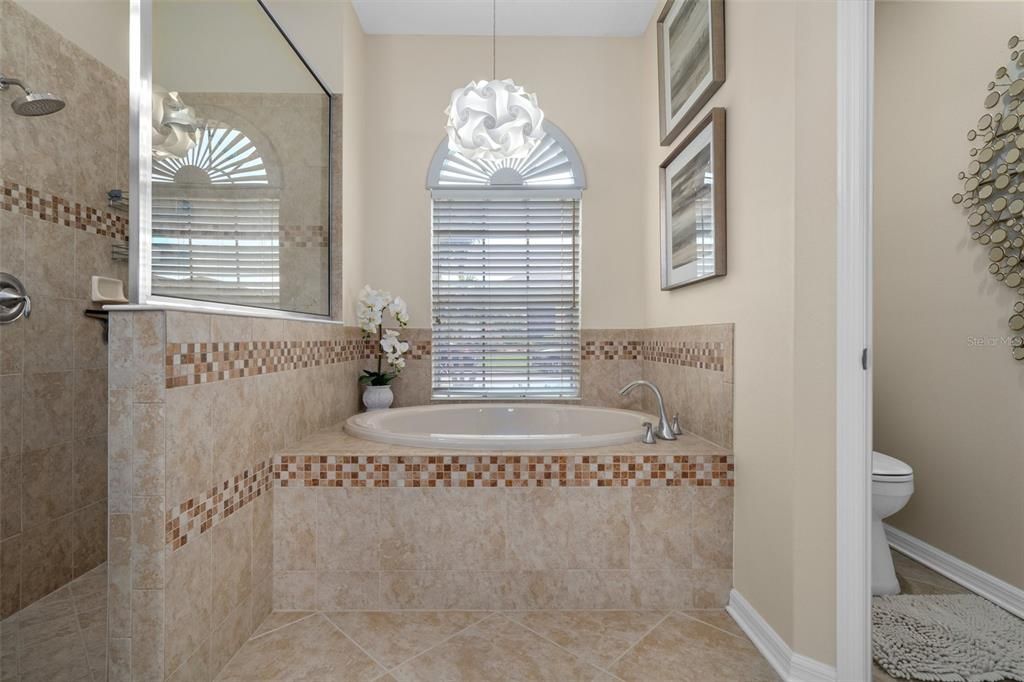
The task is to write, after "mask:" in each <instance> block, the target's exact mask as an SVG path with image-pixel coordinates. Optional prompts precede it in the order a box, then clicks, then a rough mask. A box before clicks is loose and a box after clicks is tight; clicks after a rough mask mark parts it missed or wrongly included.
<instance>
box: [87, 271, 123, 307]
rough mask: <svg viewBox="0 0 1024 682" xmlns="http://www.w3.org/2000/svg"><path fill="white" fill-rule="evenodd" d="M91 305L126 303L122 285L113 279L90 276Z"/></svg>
mask: <svg viewBox="0 0 1024 682" xmlns="http://www.w3.org/2000/svg"><path fill="white" fill-rule="evenodd" d="M91 296H92V302H93V303H127V302H128V299H127V298H125V295H124V283H123V282H122V281H121V280H119V279H114V278H113V277H100V276H98V275H93V276H92V291H91Z"/></svg>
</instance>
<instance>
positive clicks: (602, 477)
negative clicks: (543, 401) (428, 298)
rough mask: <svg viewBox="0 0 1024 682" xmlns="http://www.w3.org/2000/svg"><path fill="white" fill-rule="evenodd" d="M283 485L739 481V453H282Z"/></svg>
mask: <svg viewBox="0 0 1024 682" xmlns="http://www.w3.org/2000/svg"><path fill="white" fill-rule="evenodd" d="M272 475H273V479H274V485H275V486H277V487H285V488H287V487H336V488H531V487H552V488H562V487H589V488H603V487H629V488H639V487H672V486H684V485H693V486H714V487H733V486H734V484H735V467H734V464H733V456H732V455H573V454H564V455H539V454H521V455H516V454H500V455H421V456H395V455H317V454H296V455H278V456H276V457H274V460H273V465H272Z"/></svg>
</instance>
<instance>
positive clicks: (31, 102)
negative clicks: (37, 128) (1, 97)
mask: <svg viewBox="0 0 1024 682" xmlns="http://www.w3.org/2000/svg"><path fill="white" fill-rule="evenodd" d="M12 85H16V86H18V87H19V88H21V89H22V90H24V91H25V94H24V95H23V96H21V97H19V98H18V99H16V100H14V101H13V102H11V109H14V113H16V114H17V115H19V116H46V115H47V114H53V113H56V112H58V111H60V110H61V109H63V108H64V100H62V99H61V98H60V97H57V96H56V95H53V94H50V93H49V92H32V91H31V90H29V89H28V87H27V86H26V85H25V84H24V83H22V82H21V81H20V80H18V79H17V78H7V77H6V76H4V75H3V74H0V90H6V89H7V88H9V87H11V86H12Z"/></svg>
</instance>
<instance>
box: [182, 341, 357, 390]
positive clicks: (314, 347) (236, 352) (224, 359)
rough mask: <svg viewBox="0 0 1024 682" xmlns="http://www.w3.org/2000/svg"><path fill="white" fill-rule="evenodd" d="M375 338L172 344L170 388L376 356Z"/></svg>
mask: <svg viewBox="0 0 1024 682" xmlns="http://www.w3.org/2000/svg"><path fill="white" fill-rule="evenodd" d="M373 353H374V346H373V341H372V340H364V339H330V340H322V341H218V342H211V343H168V344H167V353H166V366H165V386H166V388H178V387H181V386H193V385H195V384H207V383H211V382H214V381H223V380H225V379H240V378H243V377H250V376H259V375H261V374H271V373H273V372H285V371H288V370H293V369H302V368H306V367H322V366H325V365H334V364H337V363H340V362H349V361H353V360H369V359H371V358H372V357H373Z"/></svg>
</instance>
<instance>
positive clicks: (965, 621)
mask: <svg viewBox="0 0 1024 682" xmlns="http://www.w3.org/2000/svg"><path fill="white" fill-rule="evenodd" d="M871 643H872V654H873V656H874V658H875V661H877V662H878V665H880V666H881V667H882V669H883V670H885V671H886V672H887V673H889V674H890V675H892V676H893V677H895V678H898V679H907V680H924V681H925V682H999V681H1000V680H1019V681H1020V682H1024V621H1022V620H1020V619H1019V618H1015V617H1014V616H1012V615H1010V614H1009V613H1007V612H1006V611H1003V610H1002V609H1000V608H999V607H997V606H995V605H994V604H992V603H990V602H988V601H986V600H984V599H982V598H981V597H978V596H976V595H973V594H949V595H896V596H892V597H875V599H874V600H873V602H872V609H871Z"/></svg>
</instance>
